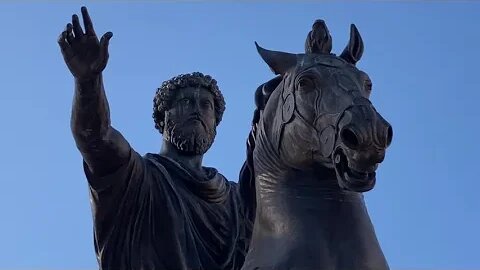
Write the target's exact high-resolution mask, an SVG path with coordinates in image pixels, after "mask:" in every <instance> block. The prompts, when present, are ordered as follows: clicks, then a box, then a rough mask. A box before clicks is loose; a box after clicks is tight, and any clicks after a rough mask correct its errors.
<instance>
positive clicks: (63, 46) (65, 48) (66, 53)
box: [57, 31, 72, 61]
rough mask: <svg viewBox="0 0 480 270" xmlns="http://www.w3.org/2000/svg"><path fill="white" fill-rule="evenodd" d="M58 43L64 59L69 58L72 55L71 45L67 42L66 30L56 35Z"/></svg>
mask: <svg viewBox="0 0 480 270" xmlns="http://www.w3.org/2000/svg"><path fill="white" fill-rule="evenodd" d="M57 42H58V45H59V46H60V50H61V51H62V54H63V57H64V58H65V60H67V61H68V60H69V59H70V58H71V57H72V51H71V50H70V48H71V46H70V44H68V42H67V31H63V32H62V33H61V34H60V35H59V36H58V40H57Z"/></svg>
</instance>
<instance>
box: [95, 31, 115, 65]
mask: <svg viewBox="0 0 480 270" xmlns="http://www.w3.org/2000/svg"><path fill="white" fill-rule="evenodd" d="M112 36H113V33H112V32H107V33H105V35H103V36H102V38H101V39H100V54H99V57H98V58H99V62H98V64H97V66H96V67H95V69H96V70H98V71H102V70H103V69H104V68H105V67H106V66H107V62H108V57H109V54H108V44H109V43H110V39H111V38H112Z"/></svg>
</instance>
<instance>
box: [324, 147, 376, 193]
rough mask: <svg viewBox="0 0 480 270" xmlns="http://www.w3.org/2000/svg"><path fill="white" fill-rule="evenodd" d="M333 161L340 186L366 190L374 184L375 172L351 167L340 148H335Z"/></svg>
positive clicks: (361, 190)
mask: <svg viewBox="0 0 480 270" xmlns="http://www.w3.org/2000/svg"><path fill="white" fill-rule="evenodd" d="M333 163H334V167H335V173H336V175H337V179H338V184H339V185H340V187H342V188H344V189H347V190H351V191H355V192H366V191H369V190H371V189H372V188H373V187H374V186H375V181H376V173H375V172H374V171H373V172H367V171H363V172H362V171H358V170H355V169H353V168H352V166H349V161H348V158H347V156H346V155H345V153H344V151H343V150H342V149H341V148H337V150H335V153H334V155H333Z"/></svg>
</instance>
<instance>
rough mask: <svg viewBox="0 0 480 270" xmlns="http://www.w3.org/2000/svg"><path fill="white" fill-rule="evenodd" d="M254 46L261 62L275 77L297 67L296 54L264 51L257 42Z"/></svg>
mask: <svg viewBox="0 0 480 270" xmlns="http://www.w3.org/2000/svg"><path fill="white" fill-rule="evenodd" d="M255 46H256V47H257V51H258V54H260V56H261V57H262V59H263V61H265V63H267V65H268V66H269V67H270V69H271V70H272V71H273V72H274V73H275V74H276V75H278V74H281V75H283V74H285V72H287V70H289V69H290V68H292V67H294V66H296V65H297V55H296V54H292V53H285V52H277V51H270V50H266V49H264V48H262V47H260V46H259V45H258V43H257V42H255Z"/></svg>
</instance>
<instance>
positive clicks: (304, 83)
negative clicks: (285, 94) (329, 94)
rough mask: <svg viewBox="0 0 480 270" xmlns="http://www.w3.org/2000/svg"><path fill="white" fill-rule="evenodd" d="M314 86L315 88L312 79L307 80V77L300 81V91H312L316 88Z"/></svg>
mask: <svg viewBox="0 0 480 270" xmlns="http://www.w3.org/2000/svg"><path fill="white" fill-rule="evenodd" d="M314 86H315V84H314V82H313V81H312V79H310V78H307V77H304V78H301V79H300V80H299V81H298V87H299V88H300V89H312V88H314Z"/></svg>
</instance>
